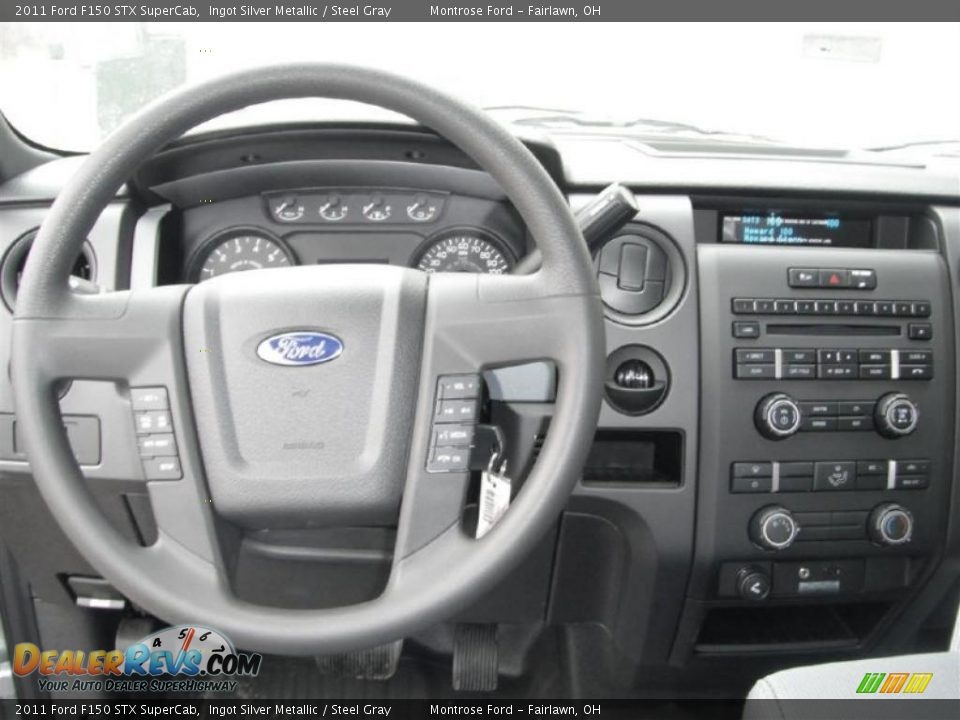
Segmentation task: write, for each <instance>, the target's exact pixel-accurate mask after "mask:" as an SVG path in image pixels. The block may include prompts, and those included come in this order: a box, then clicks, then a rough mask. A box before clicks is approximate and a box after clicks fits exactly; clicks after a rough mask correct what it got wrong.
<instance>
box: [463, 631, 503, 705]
mask: <svg viewBox="0 0 960 720" xmlns="http://www.w3.org/2000/svg"><path fill="white" fill-rule="evenodd" d="M499 670H500V651H499V647H498V646H497V626H496V625H494V624H485V625H479V624H468V623H460V624H458V625H457V628H456V630H455V631H454V637H453V689H454V690H459V691H465V692H492V691H494V690H496V689H497V682H498V678H499V674H500V673H499Z"/></svg>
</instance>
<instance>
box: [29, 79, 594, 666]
mask: <svg viewBox="0 0 960 720" xmlns="http://www.w3.org/2000/svg"><path fill="white" fill-rule="evenodd" d="M299 97H325V98H335V99H346V100H354V101H359V102H364V103H367V104H372V105H377V106H380V107H384V108H386V109H389V110H394V111H396V112H400V113H402V114H405V115H407V116H409V117H411V118H413V119H414V120H417V121H419V122H420V123H422V124H423V125H426V126H428V127H431V128H432V129H433V130H435V131H436V132H438V133H439V134H440V135H441V136H443V137H445V138H446V139H448V140H449V141H451V142H453V143H454V144H455V145H457V146H458V147H459V148H460V149H462V150H463V151H464V152H466V153H467V154H468V155H469V156H471V157H472V158H473V159H474V160H475V161H476V162H477V163H478V165H479V166H480V167H481V168H483V169H484V170H486V171H487V172H489V173H490V174H491V175H492V176H493V177H494V178H495V179H496V180H497V181H498V182H499V183H500V185H501V186H502V188H503V189H504V191H505V193H506V195H507V197H508V198H509V199H510V201H511V202H512V203H513V204H514V206H515V207H516V208H517V210H518V212H519V213H520V215H521V217H522V218H523V219H524V221H525V222H526V224H527V226H528V228H529V229H530V231H531V232H532V234H533V236H534V237H535V238H537V239H538V242H539V245H540V247H541V251H542V254H543V267H542V269H541V270H540V271H539V272H538V273H537V274H536V275H532V276H526V277H493V276H462V275H461V276H448V277H442V276H433V277H431V278H430V280H429V283H428V282H427V281H426V279H424V278H419V279H418V277H416V276H415V275H414V274H415V273H417V271H412V270H405V271H397V273H401V274H397V273H394V274H392V275H391V274H390V273H386V274H385V275H384V278H385V279H384V282H385V283H386V282H388V280H389V281H393V279H394V278H399V279H398V280H397V282H400V283H408V284H409V283H413V284H414V285H416V283H422V288H423V294H424V296H425V297H424V300H423V303H424V305H423V316H424V317H423V319H422V332H423V337H424V340H423V349H422V356H421V358H420V365H419V371H418V373H417V380H418V389H417V391H416V398H415V410H413V411H412V412H413V415H414V417H415V422H414V423H413V427H412V429H411V431H410V436H409V445H408V447H409V455H410V457H409V463H408V466H407V469H406V474H405V477H404V480H403V482H404V490H403V496H402V503H401V505H400V510H399V529H398V538H397V549H396V550H395V553H394V561H393V567H392V572H391V576H390V580H389V582H388V584H387V587H386V589H385V590H384V592H383V594H382V595H380V596H379V597H378V598H375V599H373V600H369V601H366V602H363V603H359V604H356V605H350V606H344V607H339V608H332V609H321V610H291V609H286V608H278V607H266V606H259V605H252V604H251V603H249V602H246V601H244V600H241V599H238V598H237V597H236V596H235V595H234V594H233V593H232V591H231V589H230V587H229V581H228V579H227V572H226V570H225V567H226V561H225V559H224V554H225V553H224V537H223V533H218V532H217V529H218V528H217V526H218V524H219V521H218V519H217V517H216V516H215V515H214V514H213V513H212V511H211V509H210V507H209V504H207V505H206V506H205V505H204V503H207V498H209V497H210V495H209V492H208V488H207V478H205V477H204V473H203V461H202V454H201V452H200V448H199V445H198V441H197V428H196V419H195V417H194V415H195V405H196V404H197V402H198V400H197V398H196V397H195V396H194V397H193V399H191V397H190V396H188V395H187V394H186V391H185V390H183V388H185V387H186V386H187V385H188V384H189V383H188V377H192V375H191V373H193V372H195V366H194V365H192V364H191V365H190V366H189V368H188V363H187V360H186V359H185V358H184V336H185V335H189V333H190V329H189V327H187V325H188V320H189V318H190V317H191V313H192V312H193V311H192V310H191V308H193V307H197V306H198V303H199V301H197V300H196V299H195V298H196V297H198V296H199V295H200V292H199V291H197V290H195V289H191V288H190V287H186V286H167V287H161V288H155V289H152V290H149V291H143V292H140V291H138V292H115V293H107V294H104V295H101V296H75V295H73V294H71V293H70V292H69V291H68V289H67V282H66V280H67V278H68V276H69V273H70V268H71V265H72V262H73V258H74V257H75V256H76V253H77V252H78V251H79V250H80V246H81V244H82V242H83V238H84V237H86V234H87V232H88V231H89V229H90V228H91V227H92V225H93V223H94V222H95V220H96V218H97V217H98V216H99V214H100V212H101V211H102V209H103V208H104V207H105V206H106V205H107V203H108V202H110V201H111V200H112V199H113V197H114V194H115V191H116V188H118V187H119V186H120V185H122V184H123V183H124V182H125V181H126V180H127V178H129V177H130V176H131V175H132V174H133V171H134V170H135V168H136V167H137V166H138V165H139V163H140V162H142V161H143V160H145V159H146V158H148V157H149V156H150V155H151V154H153V153H154V152H156V151H157V150H158V149H159V148H160V147H162V146H163V145H164V144H165V143H167V142H169V141H170V140H173V139H175V138H176V137H179V136H180V135H182V134H183V133H184V132H186V131H187V130H189V129H190V128H192V127H194V126H196V125H198V124H200V123H202V122H204V121H206V120H209V119H212V118H214V117H217V116H219V115H222V114H224V113H226V112H230V111H233V110H237V109H241V108H243V107H246V106H249V105H253V104H258V103H262V102H267V101H271V100H278V99H289V98H299ZM300 270H301V271H302V274H303V275H304V277H306V275H305V273H307V272H310V273H314V274H316V273H318V272H320V271H319V270H317V269H313V268H311V269H307V268H302V269H300ZM261 272H263V273H271V272H273V271H261ZM285 272H290V271H285ZM258 275H259V273H258ZM263 277H264V278H268V277H270V276H269V275H267V274H265V275H264V276H263ZM287 277H293V276H292V275H291V276H287ZM313 277H316V275H312V276H311V278H313ZM210 282H211V283H214V282H215V281H210ZM211 287H222V288H224V289H226V290H229V289H230V288H231V286H230V285H229V284H222V285H219V286H214V285H211ZM191 293H192V294H191ZM414 294H415V293H414ZM224 312H225V311H224ZM466 313H469V315H466ZM194 315H195V313H194ZM602 317H603V316H602V310H601V305H600V301H599V294H598V290H597V286H596V281H595V278H594V275H593V271H592V266H591V261H590V256H589V253H588V251H587V249H586V246H585V244H584V242H583V239H582V236H581V235H580V233H579V231H578V229H577V226H576V222H575V220H574V218H573V216H572V214H571V212H570V210H569V207H568V206H567V204H566V202H565V200H564V198H563V196H562V195H561V194H560V192H559V191H558V189H557V188H556V186H555V184H554V183H553V181H552V180H551V179H550V177H549V176H548V175H547V174H546V172H545V171H544V169H543V168H542V167H541V166H540V165H539V163H538V162H537V161H536V160H535V158H534V157H533V156H532V155H531V154H530V152H529V151H528V150H527V149H526V148H525V147H524V146H523V145H522V144H521V143H520V142H519V141H517V140H516V138H514V137H513V136H512V135H511V134H510V133H508V132H507V131H506V130H505V129H504V128H502V127H501V126H499V125H498V124H496V123H495V122H494V121H492V120H491V119H489V118H488V117H487V116H485V115H484V114H483V113H481V112H480V111H478V110H476V109H473V108H471V107H469V106H467V105H465V104H463V103H461V102H459V101H457V100H455V99H453V98H451V97H448V96H446V95H445V94H443V93H440V92H438V91H435V90H433V89H431V88H429V87H426V86H424V85H421V84H419V83H416V82H413V81H411V80H408V79H405V78H402V77H399V76H395V75H392V74H389V73H384V72H380V71H374V70H369V69H364V68H357V67H350V66H340V65H326V64H297V65H284V66H274V67H270V68H263V69H257V70H251V71H245V72H239V73H235V74H232V75H228V76H225V77H222V78H218V79H216V80H212V81H209V82H206V83H203V84H201V85H198V86H192V87H187V88H183V89H181V90H178V91H176V92H174V93H171V94H169V95H167V96H165V97H163V98H161V99H159V100H158V101H156V102H154V103H153V104H151V105H150V106H148V107H147V108H145V109H144V110H142V111H141V112H140V113H138V114H137V115H136V116H134V117H133V118H131V119H130V120H129V121H128V122H127V123H126V124H125V125H124V126H122V127H121V128H120V129H118V130H117V131H116V132H114V133H113V134H112V135H111V136H110V137H108V138H107V139H106V140H105V141H104V143H103V144H102V145H101V147H100V148H99V149H97V150H96V151H94V152H93V153H92V154H91V155H90V157H89V158H88V159H87V160H86V162H85V163H84V165H83V166H82V167H81V168H80V169H79V170H78V172H77V173H76V175H75V176H74V177H73V178H72V179H71V180H70V181H69V182H68V184H67V186H66V187H65V188H64V189H63V191H62V192H61V193H60V195H59V196H58V197H57V199H56V201H55V202H54V204H53V206H52V208H51V210H50V212H49V214H48V215H47V217H46V219H45V220H44V223H43V225H42V226H41V229H40V231H39V233H38V236H37V239H36V241H35V242H34V245H33V249H32V251H31V254H30V257H29V260H28V262H27V266H26V268H25V271H24V274H23V278H22V281H21V286H20V289H19V293H18V299H17V307H16V312H15V316H14V324H13V345H12V352H11V356H12V363H11V378H12V382H13V388H14V396H15V401H16V405H17V413H18V423H19V424H20V429H21V432H22V434H23V438H24V444H25V446H26V450H27V455H28V457H29V458H30V462H31V468H32V471H33V474H34V477H35V479H36V483H37V486H38V488H39V490H40V492H41V494H42V495H43V497H44V499H45V500H46V502H47V504H48V506H49V507H50V510H51V512H52V513H53V515H54V517H55V519H56V520H57V522H58V524H59V525H60V526H61V528H62V529H63V530H64V532H65V533H66V534H67V536H68V537H70V538H71V540H72V541H73V542H74V544H75V545H76V547H77V548H78V549H79V550H80V552H81V553H82V554H83V555H84V557H85V558H86V559H87V560H88V561H89V562H90V564H91V565H92V566H93V567H94V568H96V569H97V570H98V571H99V572H100V573H102V574H103V576H104V577H105V578H106V579H107V580H109V581H110V582H111V583H113V584H114V585H115V586H116V587H117V588H118V589H120V590H121V591H122V592H124V594H126V595H127V596H128V597H130V598H131V599H132V600H133V601H134V602H136V603H137V604H138V605H140V606H142V607H144V608H146V609H147V610H149V611H151V612H153V613H154V614H156V615H157V616H159V617H161V618H163V619H165V620H167V621H169V622H172V623H176V622H194V623H199V624H208V625H211V626H213V627H216V628H218V629H219V630H221V631H223V632H225V633H227V635H228V636H229V637H231V638H232V639H233V640H234V642H235V643H236V644H237V645H238V646H240V647H244V648H247V649H251V650H259V651H263V652H272V653H281V654H290V655H303V654H322V653H331V652H340V651H346V650H353V649H358V648H363V647H372V646H375V645H378V644H382V643H384V642H389V641H392V640H395V639H399V638H402V637H405V636H407V635H410V634H411V633H413V632H416V631H417V630H419V629H422V628H424V627H426V626H428V625H430V624H434V623H436V622H439V621H441V620H443V619H445V618H447V617H449V616H450V615H452V614H454V613H456V612H457V611H459V610H461V609H463V608H464V607H466V606H468V605H469V604H470V603H471V602H473V601H475V600H476V599H478V598H479V597H480V596H481V595H482V594H483V593H484V592H486V591H487V590H489V589H490V588H491V587H492V586H493V585H494V584H495V583H496V582H497V581H499V580H500V579H502V578H503V577H504V576H505V575H506V574H507V573H508V572H509V571H510V569H512V568H513V567H515V566H516V564H517V563H518V562H519V561H520V560H521V559H522V558H523V557H525V555H526V553H527V551H529V550H530V549H532V547H533V546H534V544H535V543H536V542H537V541H538V540H539V539H540V538H541V537H542V536H543V533H544V532H545V531H546V530H547V528H548V527H549V526H550V524H551V523H553V522H554V521H555V519H556V518H557V516H558V515H559V513H560V511H561V510H562V508H563V506H564V504H565V502H566V499H567V497H568V495H569V492H570V490H571V489H572V487H573V484H574V483H575V482H576V480H577V478H578V476H579V472H580V469H581V468H582V465H583V462H584V461H585V458H586V453H587V451H588V449H589V445H590V442H591V440H592V437H593V431H594V429H595V427H596V420H597V415H598V413H599V406H600V397H601V386H602V383H601V378H602V373H603V357H604V356H603V353H604V339H603V319H602ZM465 318H469V319H465ZM540 358H549V359H551V360H554V361H555V362H556V364H557V366H558V370H559V384H558V392H557V402H556V406H555V414H554V416H553V419H552V421H551V427H550V433H549V434H548V436H547V439H546V442H545V444H544V446H543V449H542V451H541V454H540V457H539V460H538V462H537V463H536V465H535V467H534V468H533V470H532V471H531V473H530V475H529V477H528V478H527V479H526V482H525V484H524V488H523V490H522V491H521V493H520V494H519V496H518V497H517V498H516V500H515V501H514V503H513V505H512V507H511V511H510V512H508V513H507V514H506V516H504V518H503V519H502V520H501V521H500V523H498V525H497V526H496V528H494V530H493V531H492V532H490V533H489V534H488V535H486V536H485V537H484V538H483V539H482V540H479V541H476V540H472V539H469V538H467V537H466V536H465V534H464V533H463V531H462V529H461V528H460V526H459V523H458V522H450V517H448V516H447V515H443V516H441V521H440V522H436V521H435V522H434V524H433V525H431V528H432V530H430V531H429V532H427V533H426V534H424V532H423V531H422V529H421V523H422V522H423V520H424V518H425V517H427V516H428V515H429V514H430V513H431V512H433V511H434V509H435V508H436V507H437V506H438V503H439V505H441V506H442V507H444V508H445V510H446V512H447V513H448V514H449V513H452V512H453V510H454V508H455V507H456V505H457V502H459V503H460V505H461V506H462V501H463V492H464V485H463V482H462V478H461V479H460V481H459V482H458V481H455V480H456V479H454V481H453V482H450V483H449V484H448V485H444V484H443V483H441V482H438V481H437V478H436V476H433V477H428V476H426V475H425V474H424V473H423V449H424V443H425V442H427V438H428V436H429V435H428V433H429V432H430V422H429V418H430V416H431V415H432V408H433V403H434V402H436V399H435V396H434V388H435V383H436V378H437V377H438V376H439V375H442V374H451V373H454V374H455V373H457V372H477V371H479V370H481V369H483V368H485V367H490V366H495V365H498V364H508V363H510V362H514V361H517V360H520V359H540ZM196 371H197V372H199V370H196ZM63 377H74V378H80V379H84V378H86V379H111V380H114V381H116V382H119V383H121V385H122V386H124V387H125V386H134V384H135V383H136V386H141V385H148V386H149V385H164V386H169V388H170V391H171V394H172V398H171V406H172V407H171V410H172V415H173V419H174V425H175V427H177V432H178V434H177V440H178V442H179V444H180V445H181V448H180V450H181V455H182V456H183V458H182V462H183V466H184V476H183V478H182V479H181V480H177V481H151V482H148V490H149V492H150V496H151V501H152V503H153V506H154V511H155V514H157V517H158V526H159V532H158V539H157V541H156V542H155V543H154V544H153V545H150V546H148V547H142V546H140V545H135V544H133V543H131V542H129V541H127V540H126V539H124V538H123V537H122V536H121V535H120V534H119V533H118V532H117V531H116V530H115V529H114V528H112V527H111V526H110V525H109V524H108V523H104V522H103V518H102V515H101V513H100V511H99V510H98V508H97V507H96V505H95V503H94V502H93V501H92V499H91V497H90V495H89V493H87V492H86V490H85V488H84V485H83V476H82V474H81V472H80V470H79V468H78V466H77V464H76V462H75V460H74V458H73V455H72V452H71V451H70V447H69V444H68V442H67V439H66V434H65V431H64V429H63V428H62V425H61V423H60V416H59V406H58V403H57V399H56V394H55V393H54V392H53V386H54V383H55V382H56V381H57V380H59V379H61V378H63ZM201 444H202V443H201ZM204 451H206V447H204ZM131 452H134V453H135V452H136V448H133V449H132V450H131ZM448 479H449V478H448ZM211 480H212V477H211ZM458 493H459V496H458ZM425 508H426V509H425ZM461 509H462V508H461ZM178 516H182V517H185V518H191V519H192V520H194V521H195V524H194V525H192V526H191V527H190V529H189V530H188V529H185V528H184V527H183V526H182V521H181V520H177V519H176V518H177V517H178ZM444 523H446V524H444ZM431 533H433V534H432V535H431Z"/></svg>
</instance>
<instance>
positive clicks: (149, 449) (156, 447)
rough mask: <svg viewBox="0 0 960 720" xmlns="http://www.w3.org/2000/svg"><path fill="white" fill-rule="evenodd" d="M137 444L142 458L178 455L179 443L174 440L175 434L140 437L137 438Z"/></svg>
mask: <svg viewBox="0 0 960 720" xmlns="http://www.w3.org/2000/svg"><path fill="white" fill-rule="evenodd" d="M137 444H138V446H139V447H140V457H156V456H175V455H176V454H177V441H176V440H175V439H174V437H173V433H157V434H153V435H140V436H139V437H138V438H137Z"/></svg>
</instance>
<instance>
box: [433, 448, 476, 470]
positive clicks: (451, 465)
mask: <svg viewBox="0 0 960 720" xmlns="http://www.w3.org/2000/svg"><path fill="white" fill-rule="evenodd" d="M469 467H470V448H469V447H435V448H434V449H433V451H432V452H431V453H430V461H429V462H428V463H427V472H466V471H467V470H468V469H469Z"/></svg>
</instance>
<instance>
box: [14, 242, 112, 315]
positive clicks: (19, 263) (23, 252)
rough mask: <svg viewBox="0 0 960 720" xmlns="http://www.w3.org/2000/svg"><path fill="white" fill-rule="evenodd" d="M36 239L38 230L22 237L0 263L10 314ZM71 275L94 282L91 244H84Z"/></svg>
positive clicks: (94, 267)
mask: <svg viewBox="0 0 960 720" xmlns="http://www.w3.org/2000/svg"><path fill="white" fill-rule="evenodd" d="M36 237H37V230H36V229H33V230H31V231H30V232H28V233H26V234H25V235H21V236H20V237H19V238H17V239H16V240H15V241H14V242H13V244H12V245H11V246H10V248H9V249H8V250H7V252H6V254H5V255H4V256H3V260H2V261H0V295H2V297H3V303H4V305H6V306H7V309H8V310H9V311H10V312H13V308H14V305H15V304H16V301H17V290H18V289H19V288H20V276H21V275H23V268H24V266H25V265H26V264H27V256H28V255H29V254H30V248H31V247H33V241H34V239H35V238H36ZM71 274H72V275H73V277H75V278H80V279H81V280H86V281H88V282H93V281H94V278H95V276H96V262H95V256H94V254H93V248H92V247H90V243H89V242H84V243H83V249H82V250H81V251H80V255H79V257H77V262H76V263H75V264H74V266H73V271H72V273H71Z"/></svg>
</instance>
